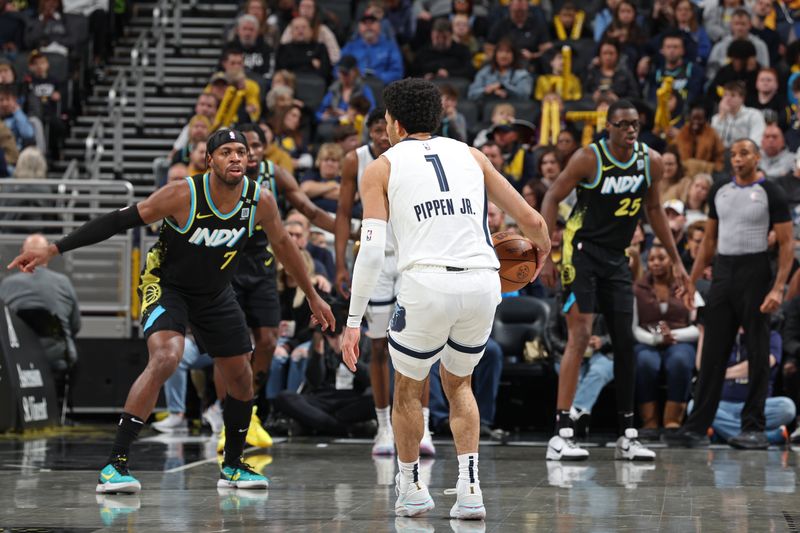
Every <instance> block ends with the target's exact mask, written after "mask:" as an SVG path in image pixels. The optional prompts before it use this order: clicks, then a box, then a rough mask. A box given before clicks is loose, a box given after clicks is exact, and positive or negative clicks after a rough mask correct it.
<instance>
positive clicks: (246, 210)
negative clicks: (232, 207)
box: [239, 207, 250, 220]
mask: <svg viewBox="0 0 800 533" xmlns="http://www.w3.org/2000/svg"><path fill="white" fill-rule="evenodd" d="M249 216H250V208H249V207H243V208H242V216H240V217H239V218H240V219H241V220H247V217H249Z"/></svg>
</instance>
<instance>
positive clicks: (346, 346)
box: [342, 327, 361, 372]
mask: <svg viewBox="0 0 800 533" xmlns="http://www.w3.org/2000/svg"><path fill="white" fill-rule="evenodd" d="M359 340H361V328H351V327H346V328H344V335H343V336H342V360H343V361H344V364H345V365H346V366H347V368H349V369H350V371H351V372H355V371H356V361H358V356H359V353H358V341H359Z"/></svg>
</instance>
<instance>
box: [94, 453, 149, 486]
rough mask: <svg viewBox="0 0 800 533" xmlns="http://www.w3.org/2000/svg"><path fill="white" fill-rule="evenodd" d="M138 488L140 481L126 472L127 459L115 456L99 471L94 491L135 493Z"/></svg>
mask: <svg viewBox="0 0 800 533" xmlns="http://www.w3.org/2000/svg"><path fill="white" fill-rule="evenodd" d="M140 490H142V485H141V483H139V480H138V479H136V478H135V477H133V476H132V475H131V473H130V472H128V459H127V458H126V457H117V459H116V460H114V461H113V462H111V463H108V464H107V465H106V466H105V467H104V468H103V469H102V470H101V471H100V477H99V478H98V479H97V488H96V489H95V492H100V493H106V494H107V493H124V494H136V493H137V492H139V491H140Z"/></svg>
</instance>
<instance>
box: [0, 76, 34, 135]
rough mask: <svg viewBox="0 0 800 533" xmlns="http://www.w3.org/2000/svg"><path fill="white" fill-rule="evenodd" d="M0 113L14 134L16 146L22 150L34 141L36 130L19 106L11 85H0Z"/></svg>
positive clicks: (15, 92)
mask: <svg viewBox="0 0 800 533" xmlns="http://www.w3.org/2000/svg"><path fill="white" fill-rule="evenodd" d="M0 115H2V117H3V122H5V125H6V126H8V129H10V130H11V133H13V134H14V138H15V139H16V141H17V148H19V149H20V150H22V148H24V147H25V146H29V145H32V144H35V143H36V131H35V130H34V128H33V124H32V123H31V121H30V120H29V119H28V116H27V115H26V114H25V113H24V112H23V111H22V109H21V108H20V106H19V102H17V91H16V88H15V87H14V86H13V85H0Z"/></svg>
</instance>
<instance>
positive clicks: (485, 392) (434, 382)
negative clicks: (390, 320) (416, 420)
mask: <svg viewBox="0 0 800 533" xmlns="http://www.w3.org/2000/svg"><path fill="white" fill-rule="evenodd" d="M502 373H503V350H501V349H500V345H499V344H497V343H496V342H495V341H494V340H493V339H489V343H488V344H487V345H486V351H485V352H484V353H483V357H481V360H480V362H479V363H478V366H476V367H475V370H474V371H473V372H472V390H473V391H474V392H475V400H476V401H477V402H478V412H479V413H480V417H481V424H485V425H487V426H491V425H492V423H493V422H494V413H495V408H496V403H495V402H496V400H497V391H498V389H499V388H500V375H501V374H502ZM430 380H431V382H430V384H431V401H430V411H431V424H432V425H433V427H436V426H438V425H439V424H441V423H442V422H444V420H445V419H446V418H449V417H450V407H449V406H448V404H447V398H445V395H444V390H443V389H442V378H441V377H440V376H439V361H437V362H436V363H435V364H434V365H433V366H432V367H431V372H430Z"/></svg>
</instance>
